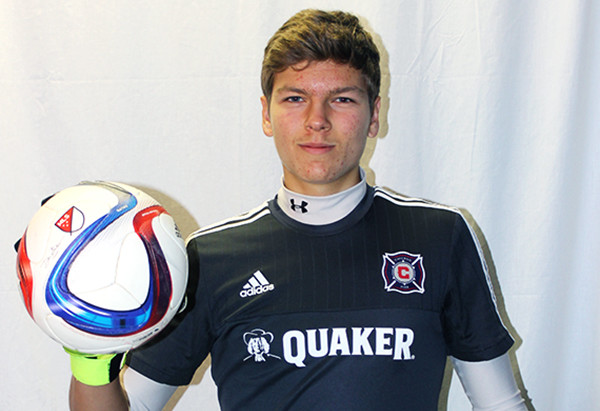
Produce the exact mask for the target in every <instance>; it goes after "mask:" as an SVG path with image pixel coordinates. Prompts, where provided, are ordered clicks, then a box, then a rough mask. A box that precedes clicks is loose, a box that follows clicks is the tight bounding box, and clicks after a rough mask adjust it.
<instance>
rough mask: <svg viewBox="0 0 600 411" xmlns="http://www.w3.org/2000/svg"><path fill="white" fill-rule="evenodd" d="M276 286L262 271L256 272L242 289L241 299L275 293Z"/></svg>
mask: <svg viewBox="0 0 600 411" xmlns="http://www.w3.org/2000/svg"><path fill="white" fill-rule="evenodd" d="M274 289H275V286H274V285H273V284H271V283H270V282H269V280H267V279H266V278H265V276H264V274H263V273H261V272H260V270H258V271H256V272H255V273H254V274H252V277H250V279H249V280H248V282H247V283H246V284H245V285H244V286H243V287H242V291H240V297H242V298H246V297H252V296H254V295H259V294H264V293H266V292H269V291H273V290H274Z"/></svg>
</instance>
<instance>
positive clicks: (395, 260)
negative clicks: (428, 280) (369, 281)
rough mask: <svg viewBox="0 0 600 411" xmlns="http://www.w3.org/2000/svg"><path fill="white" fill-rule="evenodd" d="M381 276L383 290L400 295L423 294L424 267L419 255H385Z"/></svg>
mask: <svg viewBox="0 0 600 411" xmlns="http://www.w3.org/2000/svg"><path fill="white" fill-rule="evenodd" d="M381 275H382V276H383V280H384V281H385V285H384V287H385V290H386V291H388V292H391V291H395V292H398V293H401V294H410V293H420V294H423V293H424V292H425V267H424V266H423V257H421V255H420V254H411V253H409V252H407V251H400V252H397V253H385V254H384V255H383V266H382V267H381Z"/></svg>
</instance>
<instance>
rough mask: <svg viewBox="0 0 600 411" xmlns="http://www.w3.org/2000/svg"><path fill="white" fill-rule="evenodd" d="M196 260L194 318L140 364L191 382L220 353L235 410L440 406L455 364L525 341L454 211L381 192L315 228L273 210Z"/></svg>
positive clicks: (233, 224)
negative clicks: (513, 330) (506, 317)
mask: <svg viewBox="0 0 600 411" xmlns="http://www.w3.org/2000/svg"><path fill="white" fill-rule="evenodd" d="M291 206H292V207H300V206H302V205H301V204H291ZM301 211H302V210H300V212H301ZM188 253H189V259H190V275H191V276H192V280H194V279H196V280H197V287H196V290H195V294H194V296H193V298H192V301H191V309H189V310H188V312H187V313H185V315H184V316H183V318H182V319H180V321H179V322H178V324H177V326H176V327H173V329H172V330H169V331H168V332H165V333H164V335H162V336H159V339H158V340H157V341H156V342H154V343H151V344H148V345H147V346H144V347H141V348H140V349H138V350H136V351H135V352H133V353H132V355H131V357H130V360H129V362H130V365H131V366H132V368H134V369H136V370H137V371H139V372H140V373H142V374H144V375H146V376H148V377H150V378H152V379H153V380H155V381H158V382H162V383H166V384H171V385H185V384H187V383H189V382H190V380H191V378H192V376H193V374H194V372H195V370H196V368H197V367H198V366H199V365H200V364H201V363H202V361H203V360H204V359H205V357H206V356H207V355H208V354H209V353H210V354H211V357H212V376H213V379H214V381H215V382H216V384H217V386H218V396H219V402H220V405H221V407H222V409H224V410H242V409H243V410H265V409H268V410H278V409H282V410H283V409H297V410H309V409H344V410H353V409H356V410H365V409H376V410H385V409H395V410H397V409H402V410H419V411H423V410H436V409H437V402H438V396H439V392H440V388H441V383H442V377H443V371H444V367H445V361H446V357H447V355H452V356H454V357H456V358H458V359H461V360H465V361H482V360H489V359H493V358H496V357H497V356H499V355H501V354H504V353H505V352H506V351H507V350H508V349H509V348H510V346H511V345H512V342H513V341H512V339H511V337H510V335H509V334H508V332H507V331H506V329H505V328H504V326H503V325H502V323H501V320H500V318H499V316H498V313H497V311H496V305H495V300H494V297H493V293H492V292H491V286H490V282H489V278H488V274H487V270H486V265H485V261H484V259H483V257H482V255H481V252H480V247H479V245H478V242H477V239H476V238H475V236H474V235H473V233H472V230H471V229H470V227H469V225H468V224H467V222H466V221H465V219H464V218H463V216H462V214H461V213H460V212H458V211H457V210H456V209H452V208H449V207H444V206H440V205H437V204H434V203H430V202H426V201H422V200H416V199H409V198H405V197H401V196H397V195H392V194H391V193H389V192H387V191H385V190H383V189H379V188H372V187H368V188H367V190H366V194H365V196H364V198H363V199H362V200H361V202H360V204H358V206H357V207H356V208H355V209H354V210H353V211H352V212H351V213H350V214H348V215H347V216H345V217H344V218H343V219H342V220H340V221H337V222H335V223H332V224H325V225H318V226H313V225H307V224H302V223H299V222H298V221H295V220H293V219H291V218H290V217H289V216H288V215H286V213H284V212H283V210H282V209H281V208H280V207H279V205H278V204H277V202H276V201H270V202H268V203H266V204H264V205H263V206H262V207H260V208H257V209H255V210H253V211H252V212H250V213H247V214H245V215H243V216H241V217H238V218H236V219H231V220H228V221H226V222H224V223H222V224H220V225H215V226H213V227H209V228H207V229H205V230H201V231H199V232H197V233H195V234H193V235H192V236H191V238H190V240H189V241H188Z"/></svg>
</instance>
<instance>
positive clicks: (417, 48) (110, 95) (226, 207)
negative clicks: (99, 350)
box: [0, 0, 600, 410]
mask: <svg viewBox="0 0 600 411" xmlns="http://www.w3.org/2000/svg"><path fill="white" fill-rule="evenodd" d="M315 6H317V7H321V8H326V9H336V8H342V9H344V10H349V11H353V12H355V13H357V14H358V15H359V16H360V17H361V18H362V19H363V20H364V22H365V23H366V25H367V26H368V27H370V28H371V29H372V30H373V32H374V34H375V37H376V39H377V42H378V43H379V44H380V46H381V51H382V55H383V73H384V77H383V89H382V95H383V124H382V130H381V133H380V135H379V137H378V138H377V139H376V141H374V142H372V144H371V145H370V146H369V147H368V152H367V153H366V155H365V158H364V162H363V164H364V167H365V168H366V169H367V171H368V176H369V180H370V182H371V183H376V184H379V185H385V186H388V187H391V188H394V189H395V190H397V191H399V192H402V193H406V194H409V195H412V196H420V197H425V198H428V199H433V200H436V201H439V202H443V203H447V204H452V205H457V206H460V207H464V208H466V209H468V210H469V211H470V213H471V214H472V216H473V217H474V218H475V219H476V221H477V222H478V224H479V227H480V228H481V229H482V231H483V232H484V233H485V236H486V240H487V244H488V245H489V248H490V249H491V251H492V255H493V257H494V265H493V274H494V277H495V281H496V283H497V285H498V290H497V291H498V292H499V293H501V296H500V306H501V308H502V309H503V312H506V313H508V319H509V320H507V321H508V323H509V327H510V329H511V330H512V331H513V332H514V335H515V338H516V340H517V344H516V345H515V348H514V349H513V350H512V351H511V356H512V359H513V360H514V361H515V367H518V372H519V374H518V375H519V383H520V385H521V386H522V387H524V389H526V390H527V393H528V396H529V397H530V398H531V399H532V403H533V405H534V406H535V407H536V409H539V410H566V409H569V410H591V409H594V407H597V406H598V404H600V394H599V391H598V390H597V388H598V387H600V378H599V371H598V370H599V369H600V354H599V351H598V349H597V341H598V339H599V337H600V327H599V325H598V324H599V321H598V314H600V303H599V301H600V298H599V295H598V294H599V291H600V287H599V281H600V280H599V276H598V272H597V271H598V267H599V266H600V247H599V242H600V234H599V233H600V224H599V218H598V210H599V209H600V191H599V179H600V174H599V166H598V161H599V160H600V153H599V146H600V135H599V134H600V133H599V122H600V120H599V119H598V116H597V115H596V114H597V112H598V107H600V86H599V80H598V79H599V78H600V58H599V56H598V50H599V47H600V44H599V42H598V40H599V36H600V33H599V30H600V29H599V27H600V8H599V3H598V2H595V1H592V0H589V1H584V0H577V1H576V0H563V1H542V0H532V1H526V2H523V1H516V0H515V1H486V2H478V1H475V0H472V1H469V0H456V1H450V0H445V1H441V0H440V1H432V2H429V1H428V2H421V1H396V0H387V1H385V0H371V1H364V0H356V1H342V0H339V1H335V0H329V1H294V2H291V1H290V2H283V1H276V0H261V1H242V0H238V1H208V0H206V1H172V2H163V1H158V0H149V1H128V2H115V1H113V2H84V1H48V2H46V1H17V0H15V1H10V0H4V1H2V2H0V139H1V140H0V148H1V151H0V190H1V195H2V201H1V203H0V207H1V215H2V217H3V224H2V226H3V228H2V230H1V244H0V253H1V258H0V266H1V276H0V308H1V312H2V318H1V320H0V321H1V329H2V332H3V334H4V335H3V337H2V339H1V342H0V348H1V351H0V352H1V353H2V373H3V376H2V377H1V379H2V382H1V383H0V391H1V395H0V409H10V410H33V409H52V410H64V409H67V386H68V381H69V376H70V373H69V366H68V359H67V356H66V355H65V354H64V353H63V352H62V349H61V348H60V347H59V346H58V344H56V343H54V342H53V341H51V340H50V339H49V338H47V337H46V336H45V335H43V334H42V333H41V332H40V331H39V330H38V329H37V327H36V326H35V325H34V323H33V322H32V321H31V320H30V318H29V317H28V316H27V314H26V311H25V309H24V308H23V306H22V304H21V301H20V298H19V293H18V290H17V282H16V275H15V270H14V265H15V253H14V251H13V249H12V244H13V242H14V240H16V239H17V237H19V236H20V235H21V234H22V232H23V229H24V227H25V225H26V224H27V222H28V221H29V218H30V217H31V216H32V215H33V213H34V212H35V211H36V210H37V207H38V203H39V200H40V199H41V198H42V197H44V196H46V195H48V194H51V193H53V192H54V191H57V190H59V189H61V188H64V187H66V186H69V185H72V184H75V183H77V182H79V181H81V180H89V179H104V180H117V181H123V182H127V183H130V184H134V185H138V186H140V187H142V188H145V189H147V190H148V191H149V192H150V193H151V194H154V195H155V196H156V197H157V198H159V199H160V200H161V201H163V202H164V204H165V205H166V206H167V208H168V209H169V210H170V211H171V213H172V214H174V215H175V217H176V219H177V221H178V223H179V225H180V226H181V229H182V231H183V232H184V233H185V234H188V233H189V232H191V231H192V230H194V229H196V228H197V227H198V226H203V225H206V224H209V223H211V222H214V221H216V220H220V219H222V218H225V217H228V216H231V215H235V214H238V213H239V212H242V211H244V210H246V209H249V208H251V207H254V206H255V205H258V204H259V203H261V202H262V201H263V200H264V199H266V198H268V197H271V196H272V195H273V194H274V193H275V191H276V189H277V187H278V184H279V178H280V174H281V170H280V165H279V163H278V161H277V158H276V153H275V150H274V149H273V147H272V142H271V141H270V140H269V139H268V138H266V137H264V136H263V134H262V131H261V127H260V104H259V96H260V88H259V70H260V63H261V58H262V50H263V47H264V45H265V44H266V41H267V39H268V38H269V37H270V35H271V34H272V33H273V32H274V31H275V30H276V29H277V28H278V27H279V26H280V25H281V24H282V23H283V21H284V20H286V19H287V18H288V17H289V16H290V15H292V14H293V13H294V12H296V11H297V10H300V9H302V8H306V7H315ZM207 366H208V364H207V365H206V366H205V367H204V368H203V369H202V370H200V371H199V372H198V374H197V376H196V379H195V380H194V384H192V385H191V387H189V388H188V390H187V392H186V393H185V395H184V396H183V397H182V398H181V399H180V400H179V402H178V403H177V404H176V405H175V409H180V410H192V409H204V410H207V409H216V408H217V406H216V400H215V389H214V386H213V383H212V381H211V378H210V373H209V372H205V370H206V367H207ZM398 401H399V403H401V401H402V382H401V381H399V382H398ZM441 402H442V403H443V404H444V403H447V408H448V409H449V410H463V409H468V405H467V404H468V403H467V400H466V397H465V395H464V394H463V393H462V390H461V388H460V384H459V383H458V380H457V378H456V377H453V378H451V383H450V389H449V391H447V392H446V393H445V394H444V395H443V398H442V401H441ZM173 404H174V402H173V403H172V404H171V405H170V406H172V405H173ZM444 407H445V405H444V406H442V408H444ZM596 409H597V408H596Z"/></svg>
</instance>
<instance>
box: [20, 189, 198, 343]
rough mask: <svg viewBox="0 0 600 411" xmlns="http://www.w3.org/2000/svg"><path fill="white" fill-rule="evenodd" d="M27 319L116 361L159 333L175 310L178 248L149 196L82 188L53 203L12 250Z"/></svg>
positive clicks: (167, 219) (181, 257) (182, 263)
mask: <svg viewBox="0 0 600 411" xmlns="http://www.w3.org/2000/svg"><path fill="white" fill-rule="evenodd" d="M17 272H18V276H19V282H20V288H21V294H22V297H23V302H24V303H25V307H26V308H27V311H28V312H29V315H30V316H31V317H32V318H33V320H34V321H35V322H36V324H37V325H38V326H39V327H40V328H41V329H42V330H43V331H44V332H45V333H46V334H48V335H49V336H50V337H52V338H53V339H54V340H56V341H58V342H59V343H60V344H62V345H63V346H65V347H67V348H70V349H73V350H76V351H79V352H82V353H90V354H102V353H119V352H125V351H128V350H130V349H132V348H135V347H138V346H140V345H141V344H143V343H145V342H146V341H148V340H149V339H150V338H152V337H154V336H155V335H156V334H157V333H159V332H160V331H161V330H162V329H163V328H164V327H165V326H166V325H167V324H168V323H169V321H171V319H172V318H173V316H174V315H175V314H176V313H177V311H178V310H179V307H180V305H181V303H182V301H183V299H184V295H185V289H186V285H187V279H188V265H187V254H186V250H185V245H184V242H183V239H182V238H181V234H180V233H179V230H178V228H177V226H176V225H175V222H174V221H173V218H172V217H171V216H170V215H169V214H168V213H167V212H166V211H165V209H164V208H163V207H162V206H161V205H160V204H159V203H158V202H157V201H156V200H154V199H153V198H152V197H150V196H149V195H147V194H146V193H144V192H142V191H141V190H139V189H137V188H134V187H131V186H128V185H126V184H121V183H113V182H83V183H80V184H79V185H76V186H73V187H69V188H66V189H64V190H62V191H60V192H59V193H57V194H55V195H54V196H52V197H51V198H50V199H49V200H48V201H47V202H45V203H44V204H43V205H42V207H41V208H40V209H39V210H38V211H37V212H36V214H35V215H34V216H33V218H32V219H31V221H30V222H29V225H28V226H27V229H26V231H25V234H24V235H23V237H22V238H21V241H20V243H19V248H18V257H17Z"/></svg>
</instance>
